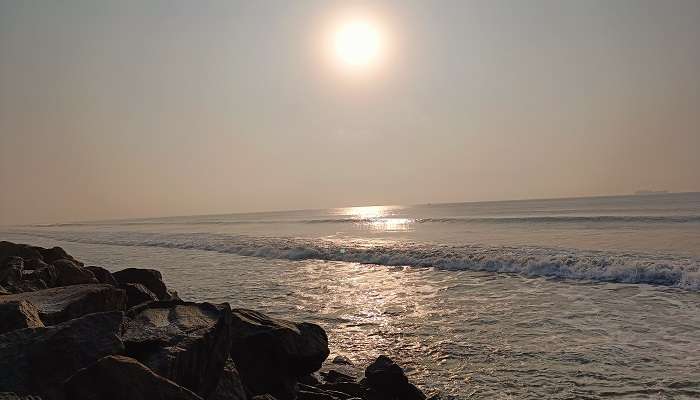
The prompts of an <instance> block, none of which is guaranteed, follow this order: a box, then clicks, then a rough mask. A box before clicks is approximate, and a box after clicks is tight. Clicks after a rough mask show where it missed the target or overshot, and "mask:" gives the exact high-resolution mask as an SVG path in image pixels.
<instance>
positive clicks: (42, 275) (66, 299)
mask: <svg viewBox="0 0 700 400" xmlns="http://www.w3.org/2000/svg"><path fill="white" fill-rule="evenodd" d="M233 289H234V288H232V290H233ZM253 306H254V305H253ZM328 346H329V343H328V338H327V336H326V333H325V331H324V330H323V328H321V327H320V326H318V325H316V324H312V323H308V322H292V321H287V320H281V319H275V318H271V317H268V316H267V315H265V314H263V313H261V312H258V311H253V310H248V309H232V308H231V307H230V306H229V305H228V304H226V303H223V304H211V303H197V302H191V301H187V300H183V299H180V298H179V296H178V295H177V293H176V292H174V291H172V290H169V289H168V288H167V286H166V285H165V283H164V282H163V278H162V276H161V274H160V272H158V271H156V270H152V269H139V268H127V269H124V270H121V271H117V272H114V273H112V272H110V271H108V270H106V269H104V268H101V267H98V266H85V265H84V264H83V263H81V262H80V261H78V260H76V259H75V258H74V257H72V256H71V255H69V254H67V253H66V252H65V251H64V250H63V249H62V248H60V247H54V248H51V249H45V248H41V247H36V246H30V245H25V244H15V243H10V242H4V241H3V242H0V399H45V400H97V399H101V400H117V399H119V400H122V399H123V400H126V399H129V400H140V399H143V400H146V399H148V400H158V399H163V400H165V399H172V400H180V399H182V400H185V399H188V400H194V399H205V400H247V399H256V400H273V399H278V400H293V399H300V400H347V399H366V400H424V399H426V395H425V394H423V393H422V392H421V391H420V390H419V389H418V388H417V387H416V386H414V385H413V384H411V383H410V382H409V381H408V378H407V377H406V375H405V374H404V371H403V370H402V369H401V367H400V366H399V365H397V364H396V363H394V362H393V361H392V360H391V359H389V358H388V357H385V356H379V357H378V358H377V359H376V360H375V361H374V362H373V363H371V364H370V365H369V366H367V367H366V368H364V370H362V369H361V368H358V367H356V366H355V365H353V364H352V362H351V361H350V360H349V359H348V358H345V357H342V356H338V357H335V358H334V359H332V360H328V359H327V358H328V355H329V354H330V350H329V347H328ZM436 398H437V396H432V397H431V399H436Z"/></svg>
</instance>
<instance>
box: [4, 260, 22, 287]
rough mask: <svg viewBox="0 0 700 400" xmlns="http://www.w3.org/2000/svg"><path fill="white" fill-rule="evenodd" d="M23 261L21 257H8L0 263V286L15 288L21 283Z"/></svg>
mask: <svg viewBox="0 0 700 400" xmlns="http://www.w3.org/2000/svg"><path fill="white" fill-rule="evenodd" d="M23 270H24V260H22V258H21V257H17V256H9V257H5V258H4V259H3V260H2V262H0V285H4V286H15V285H18V284H20V282H21V281H22V271H23Z"/></svg>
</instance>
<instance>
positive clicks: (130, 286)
mask: <svg viewBox="0 0 700 400" xmlns="http://www.w3.org/2000/svg"><path fill="white" fill-rule="evenodd" d="M119 288H120V289H123V290H124V291H126V307H127V308H131V307H134V306H137V305H139V304H141V303H145V302H148V301H158V296H156V295H155V294H154V293H153V292H151V291H150V290H148V288H146V287H145V286H143V285H142V284H140V283H124V284H121V285H119Z"/></svg>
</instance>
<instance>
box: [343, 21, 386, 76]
mask: <svg viewBox="0 0 700 400" xmlns="http://www.w3.org/2000/svg"><path fill="white" fill-rule="evenodd" d="M384 41H385V38H384V35H383V34H382V31H381V29H380V28H379V26H378V25H377V24H376V23H373V22H372V21H371V20H369V19H350V20H347V21H344V22H341V23H339V24H338V26H336V27H335V30H334V32H333V36H332V52H333V55H334V58H335V60H336V62H338V63H339V64H340V65H341V66H342V67H345V68H349V69H352V70H365V69H368V68H369V67H372V66H374V65H376V64H377V63H379V61H381V58H382V55H383V54H382V53H383V52H384V50H385V49H384V46H385V43H384Z"/></svg>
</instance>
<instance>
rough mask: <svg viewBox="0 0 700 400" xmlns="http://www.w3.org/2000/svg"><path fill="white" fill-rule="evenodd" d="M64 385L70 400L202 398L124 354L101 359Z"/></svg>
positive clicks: (198, 399) (186, 399) (192, 399)
mask: <svg viewBox="0 0 700 400" xmlns="http://www.w3.org/2000/svg"><path fill="white" fill-rule="evenodd" d="M64 388H65V393H66V398H68V399H70V400H201V397H199V396H197V395H196V394H194V393H192V392H191V391H189V390H187V389H185V388H183V387H182V386H178V385H177V384H176V383H174V382H172V381H170V380H168V379H165V378H163V377H161V376H159V375H156V374H155V373H153V371H151V370H150V369H148V368H147V367H146V366H144V365H143V364H141V363H140V362H138V361H136V360H134V359H133V358H129V357H123V356H107V357H103V358H101V359H100V360H99V361H97V362H96V363H95V364H93V365H91V366H89V367H87V368H84V369H81V370H80V371H78V372H77V373H76V374H75V375H73V376H72V377H70V378H69V379H68V380H67V381H66V383H65V384H64Z"/></svg>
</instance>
